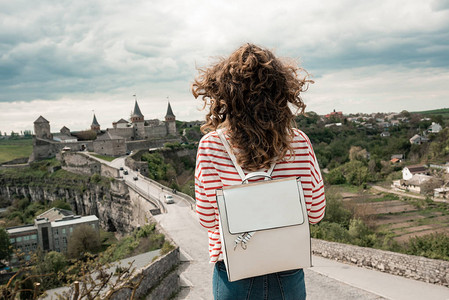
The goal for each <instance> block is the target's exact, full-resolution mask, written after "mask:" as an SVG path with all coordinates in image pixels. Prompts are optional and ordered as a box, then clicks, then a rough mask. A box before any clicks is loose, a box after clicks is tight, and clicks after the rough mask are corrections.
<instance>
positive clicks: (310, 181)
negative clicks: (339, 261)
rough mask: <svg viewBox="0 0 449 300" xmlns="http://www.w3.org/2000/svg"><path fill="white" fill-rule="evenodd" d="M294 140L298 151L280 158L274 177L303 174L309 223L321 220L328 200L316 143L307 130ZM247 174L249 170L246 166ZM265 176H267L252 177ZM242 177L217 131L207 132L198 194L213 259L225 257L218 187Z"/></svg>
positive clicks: (198, 164) (198, 163) (198, 166)
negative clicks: (313, 144) (219, 218)
mask: <svg viewBox="0 0 449 300" xmlns="http://www.w3.org/2000/svg"><path fill="white" fill-rule="evenodd" d="M294 133H295V137H294V139H293V141H292V144H291V146H292V148H293V152H294V155H293V156H292V155H290V156H289V155H287V156H286V158H285V159H284V160H282V161H279V162H277V164H276V166H275V167H274V170H273V173H272V179H279V178H283V177H300V178H301V183H302V186H303V189H304V196H305V200H306V207H307V213H308V216H309V223H310V224H315V223H318V222H319V221H320V220H321V219H322V218H323V217H324V210H325V207H326V200H325V196H324V185H323V180H322V177H321V173H320V167H319V166H318V162H317V160H316V157H315V153H314V152H313V148H312V144H311V143H310V140H309V138H308V137H307V136H306V134H305V133H304V132H302V131H301V130H299V129H294ZM243 171H244V172H245V175H246V174H248V172H247V171H246V170H243ZM257 180H263V178H259V179H254V180H250V181H257ZM240 183H241V178H240V176H239V174H238V172H237V170H236V168H235V167H234V165H233V164H232V161H231V159H230V158H229V155H228V154H227V153H226V149H225V147H224V146H223V144H222V143H221V141H220V138H219V137H218V134H217V132H216V131H213V132H210V133H208V134H206V135H205V136H204V137H203V138H202V139H201V141H200V143H199V146H198V153H197V156H196V170H195V197H196V212H197V214H198V217H199V221H200V224H201V225H202V226H204V227H205V228H207V229H208V235H209V255H210V262H211V263H214V262H216V261H218V260H221V259H222V257H221V255H222V252H221V240H220V231H219V227H218V226H219V225H218V208H217V202H216V198H215V190H216V189H219V188H222V187H224V186H229V185H235V184H240Z"/></svg>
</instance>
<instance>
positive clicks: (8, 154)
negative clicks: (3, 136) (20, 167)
mask: <svg viewBox="0 0 449 300" xmlns="http://www.w3.org/2000/svg"><path fill="white" fill-rule="evenodd" d="M32 151H33V140H32V139H20V140H0V163H4V162H7V161H10V160H13V159H16V158H22V157H29V156H30V155H31V152H32Z"/></svg>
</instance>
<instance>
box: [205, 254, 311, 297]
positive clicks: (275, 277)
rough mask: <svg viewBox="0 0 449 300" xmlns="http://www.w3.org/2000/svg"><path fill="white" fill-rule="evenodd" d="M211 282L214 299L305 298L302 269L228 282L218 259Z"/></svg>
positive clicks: (224, 269)
mask: <svg viewBox="0 0 449 300" xmlns="http://www.w3.org/2000/svg"><path fill="white" fill-rule="evenodd" d="M212 284H213V293H214V299H215V300H228V299H229V300H240V299H242V300H243V299H246V300H259V299H260V300H266V299H269V300H272V299H275V300H278V299H279V300H290V299H292V300H293V299H294V300H301V299H306V286H305V283H304V271H303V270H302V269H298V270H291V271H285V272H279V273H273V274H267V275H263V276H257V277H251V278H246V279H242V280H237V281H234V282H229V281H228V275H227V273H226V267H225V264H224V263H223V262H222V261H219V262H217V263H215V268H214V275H213V279H212Z"/></svg>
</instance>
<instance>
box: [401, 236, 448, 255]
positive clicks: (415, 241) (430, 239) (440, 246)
mask: <svg viewBox="0 0 449 300" xmlns="http://www.w3.org/2000/svg"><path fill="white" fill-rule="evenodd" d="M406 253H408V254H412V255H419V256H425V257H429V258H435V259H444V260H449V236H448V235H447V234H445V233H432V234H428V235H424V236H417V237H413V238H411V239H410V240H409V242H408V245H407V249H406Z"/></svg>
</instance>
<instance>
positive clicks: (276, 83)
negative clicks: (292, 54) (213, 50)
mask: <svg viewBox="0 0 449 300" xmlns="http://www.w3.org/2000/svg"><path fill="white" fill-rule="evenodd" d="M303 72H304V73H305V76H304V77H303V78H300V74H301V73H303ZM307 78H308V73H307V72H305V70H303V69H302V68H299V67H298V66H297V65H296V64H292V63H288V62H287V61H281V60H280V59H278V58H276V57H275V56H274V54H273V53H272V52H271V51H269V50H267V49H264V48H261V47H259V46H256V45H253V44H245V45H243V46H241V47H240V48H238V49H237V50H236V51H235V52H233V53H232V54H231V55H230V56H229V57H228V58H221V59H220V60H219V61H218V63H216V64H214V65H212V66H210V67H208V68H206V69H199V75H198V76H197V77H196V78H195V80H194V83H193V84H192V93H193V95H194V97H195V98H198V97H199V96H201V98H202V100H203V101H204V107H203V109H204V108H205V107H206V106H210V110H209V112H208V113H207V115H206V123H205V124H204V125H203V126H202V127H201V130H202V131H203V132H207V131H210V130H216V129H217V128H220V127H225V128H227V129H228V135H229V138H230V142H231V145H232V146H233V147H236V148H238V151H236V153H235V154H236V157H237V162H238V163H239V165H240V166H241V167H242V168H244V169H247V170H249V171H254V170H257V169H260V168H268V167H269V166H270V164H271V163H272V162H274V161H276V160H278V159H282V158H284V157H285V156H286V155H287V153H288V152H289V150H291V146H290V142H291V138H292V137H293V135H294V133H293V130H292V126H293V123H294V118H295V115H296V113H293V112H292V109H291V108H290V106H293V107H296V108H297V110H296V112H299V113H300V114H302V113H303V112H304V109H305V107H306V105H305V104H304V102H303V101H302V99H301V97H300V93H301V92H303V91H305V90H307V86H308V83H313V81H312V80H309V79H307ZM293 127H294V126H293Z"/></svg>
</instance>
